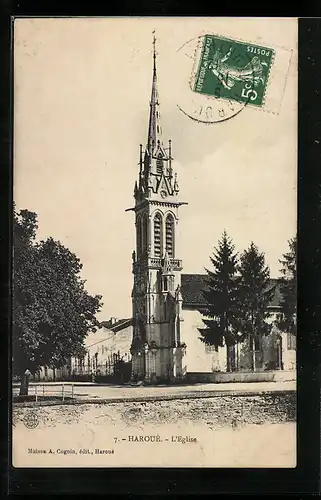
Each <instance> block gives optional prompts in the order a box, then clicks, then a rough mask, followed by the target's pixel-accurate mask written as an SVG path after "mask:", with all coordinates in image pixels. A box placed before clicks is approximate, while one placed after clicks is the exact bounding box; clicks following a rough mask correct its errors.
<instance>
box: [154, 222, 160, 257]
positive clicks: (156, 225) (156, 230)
mask: <svg viewBox="0 0 321 500" xmlns="http://www.w3.org/2000/svg"><path fill="white" fill-rule="evenodd" d="M161 248H162V217H161V216H160V214H156V215H155V218H154V255H155V257H161Z"/></svg>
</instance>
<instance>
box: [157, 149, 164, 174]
mask: <svg viewBox="0 0 321 500" xmlns="http://www.w3.org/2000/svg"><path fill="white" fill-rule="evenodd" d="M156 173H157V174H162V173H163V155H162V153H158V156H157V160H156Z"/></svg>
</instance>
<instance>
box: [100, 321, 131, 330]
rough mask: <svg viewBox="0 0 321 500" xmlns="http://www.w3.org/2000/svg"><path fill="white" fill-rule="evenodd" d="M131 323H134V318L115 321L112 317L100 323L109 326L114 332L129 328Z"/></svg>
mask: <svg viewBox="0 0 321 500" xmlns="http://www.w3.org/2000/svg"><path fill="white" fill-rule="evenodd" d="M131 324H132V318H123V319H116V321H114V322H113V320H112V319H110V320H109V321H102V322H101V323H100V325H101V326H104V327H105V328H108V330H111V331H112V332H114V333H116V332H119V331H120V330H123V329H124V328H127V327H128V326H130V325H131Z"/></svg>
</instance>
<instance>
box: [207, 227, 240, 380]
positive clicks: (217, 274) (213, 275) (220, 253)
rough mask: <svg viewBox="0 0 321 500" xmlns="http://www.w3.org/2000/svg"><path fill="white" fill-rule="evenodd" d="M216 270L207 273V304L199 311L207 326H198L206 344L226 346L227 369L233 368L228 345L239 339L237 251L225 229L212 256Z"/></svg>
mask: <svg viewBox="0 0 321 500" xmlns="http://www.w3.org/2000/svg"><path fill="white" fill-rule="evenodd" d="M210 260H211V263H212V264H213V267H214V271H210V270H208V269H205V270H206V272H207V287H206V289H204V290H203V292H202V293H203V296H204V299H205V302H206V305H205V306H204V307H202V309H201V310H200V312H201V314H203V315H204V316H205V317H206V318H208V319H203V323H204V324H205V326H206V328H201V329H199V331H200V333H201V335H202V336H201V337H200V340H201V341H202V342H204V343H205V344H207V345H213V346H216V347H218V346H223V345H224V343H225V344H226V347H227V370H228V371H230V370H231V363H230V356H229V347H230V346H232V345H234V344H235V342H236V341H237V336H236V333H237V325H238V313H239V311H238V304H239V302H238V300H237V293H238V290H237V282H236V279H235V278H236V272H237V254H236V253H235V252H234V245H233V243H232V240H231V239H230V238H229V237H228V235H227V233H226V231H224V233H223V235H222V238H221V240H219V242H218V247H217V248H215V249H214V253H213V257H210Z"/></svg>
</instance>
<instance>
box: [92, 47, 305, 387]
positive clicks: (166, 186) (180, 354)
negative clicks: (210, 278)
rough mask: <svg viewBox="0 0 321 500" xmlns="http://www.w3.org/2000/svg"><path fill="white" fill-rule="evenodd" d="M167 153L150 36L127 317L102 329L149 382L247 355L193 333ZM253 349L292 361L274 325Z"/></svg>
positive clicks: (196, 283)
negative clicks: (149, 76)
mask: <svg viewBox="0 0 321 500" xmlns="http://www.w3.org/2000/svg"><path fill="white" fill-rule="evenodd" d="M172 161H173V158H172V143H171V140H168V142H167V143H165V141H164V136H163V130H162V126H161V114H160V104H159V99H158V89H157V68H156V53H155V39H154V53H153V77H152V90H151V98H150V109H149V124H148V137H147V141H146V147H145V148H143V146H142V145H140V150H139V171H138V180H137V181H136V182H135V186H134V206H133V207H132V208H128V209H127V211H132V212H134V220H135V234H136V249H135V250H134V251H133V253H132V273H133V287H132V294H131V297H132V318H127V319H122V320H119V321H116V320H111V321H110V322H104V323H102V328H105V329H106V338H107V337H108V333H107V332H114V335H112V338H113V341H115V338H117V337H118V339H119V341H120V338H121V335H123V338H122V341H120V342H119V345H120V344H121V345H122V353H123V354H122V355H126V359H129V358H130V357H131V363H132V379H133V380H144V381H145V382H147V383H152V384H153V383H157V382H158V381H166V382H167V383H174V382H177V381H180V380H182V379H185V378H186V377H187V376H189V378H190V379H191V378H192V375H193V374H194V375H195V377H196V379H197V380H200V379H201V378H202V377H201V375H200V374H202V373H203V374H210V373H214V372H226V371H227V356H228V357H229V359H230V361H231V363H230V364H231V370H232V371H249V370H250V369H251V362H252V359H253V356H252V353H251V352H250V349H249V346H248V345H247V343H246V342H244V343H243V345H242V344H238V345H236V346H234V347H233V348H230V350H229V351H227V348H226V346H222V347H215V346H213V347H212V346H206V345H205V344H204V343H202V342H201V340H200V338H199V337H200V333H199V330H198V329H199V328H202V327H204V324H203V322H202V317H201V314H200V312H199V309H200V308H201V307H202V305H204V298H203V295H202V290H203V289H204V286H205V284H206V275H205V274H204V275H203V274H182V270H183V262H182V260H181V259H180V256H179V255H177V252H176V247H177V245H176V243H177V227H178V224H179V217H180V211H181V210H182V211H183V209H184V205H186V204H187V203H186V200H184V198H182V197H181V193H180V188H179V179H178V178H177V173H176V172H175V171H174V169H173V165H172ZM271 286H274V287H275V292H274V297H273V299H272V301H271V303H270V306H269V312H270V321H271V323H272V322H273V321H274V320H275V319H276V314H277V313H278V312H279V311H280V298H281V297H280V290H279V287H278V283H277V280H271ZM121 325H124V328H123V329H122V328H121ZM121 331H123V334H121ZM125 332H126V333H125ZM124 334H125V335H124ZM124 338H126V339H127V340H126V341H125V344H124ZM116 343H117V342H116ZM101 344H102V346H103V345H104V340H102V342H101ZM125 345H126V346H127V348H125V350H124V347H125ZM95 346H96V347H98V346H97V344H95ZM257 349H258V351H257V352H256V353H255V360H256V367H257V370H258V371H260V370H261V371H264V370H269V369H274V370H277V369H283V370H294V369H295V339H294V338H293V336H289V335H286V334H285V333H283V332H282V333H281V332H278V331H276V329H273V328H272V332H271V335H269V336H268V338H267V339H265V341H264V342H263V343H262V345H261V346H259V347H258V348H257ZM125 351H127V352H126V353H125ZM203 378H204V377H203ZM205 379H206V377H205Z"/></svg>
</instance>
